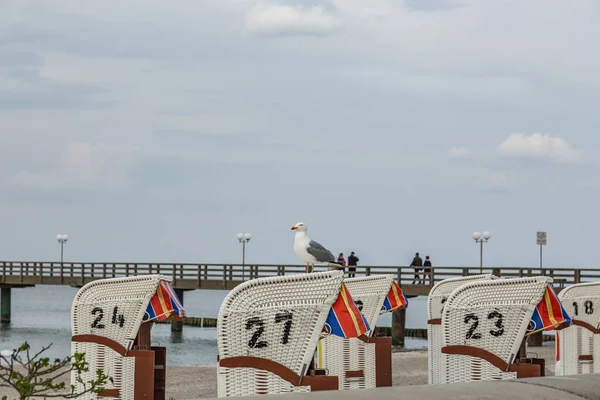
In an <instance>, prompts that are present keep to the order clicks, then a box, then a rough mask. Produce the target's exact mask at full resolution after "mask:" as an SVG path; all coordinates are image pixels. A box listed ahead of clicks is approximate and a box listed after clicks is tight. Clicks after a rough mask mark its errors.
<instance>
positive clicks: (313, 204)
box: [0, 0, 600, 267]
mask: <svg viewBox="0 0 600 400" xmlns="http://www.w3.org/2000/svg"><path fill="white" fill-rule="evenodd" d="M599 18H600V3H599V2H597V1H596V0H588V1H586V0H581V1H577V2H569V3H568V4H567V3H565V2H548V1H547V0H525V1H516V0H511V1H493V2H492V1H481V0H464V1H451V0H447V1H445V0H405V1H400V0H394V1H392V0H389V1H385V0H380V1H377V0H370V1H367V0H325V1H318V0H302V1H300V0H272V1H264V2H263V1H260V0H259V1H250V0H193V1H192V0H180V1H177V2H167V1H158V0H143V1H142V0H129V1H127V2H123V1H116V0H114V1H109V0H103V1H87V2H74V1H72V0H51V1H41V0H36V1H26V0H8V1H7V0H4V1H0V149H1V150H2V151H1V157H0V228H1V229H0V248H1V249H2V250H1V252H0V253H1V255H0V259H3V260H55V259H56V258H58V257H59V246H58V244H57V242H56V239H55V236H56V234H57V233H67V234H69V236H70V240H69V242H68V243H67V245H66V248H65V253H66V259H67V260H76V261H140V262H141V261H146V262H148V261H152V262H215V263H218V262H240V261H241V248H240V244H239V243H238V242H237V240H236V238H235V235H236V234H237V233H238V232H240V231H241V232H250V233H252V235H253V239H252V241H251V242H250V243H249V245H248V256H247V260H248V262H255V263H260V262H262V263H299V260H297V259H296V257H295V255H294V254H293V251H292V241H293V233H292V232H291V231H290V227H291V226H292V225H293V224H295V223H296V222H298V221H303V222H305V223H306V224H307V225H308V226H309V235H310V236H311V237H313V238H314V239H316V240H317V241H320V242H321V243H323V244H324V245H326V246H327V247H329V248H330V249H331V250H332V251H333V252H335V253H338V252H341V251H343V252H344V253H348V252H349V251H351V250H354V251H356V252H357V253H358V255H359V257H360V258H361V263H362V264H372V265H384V264H387V265H398V264H407V263H409V262H410V260H411V257H412V255H413V254H414V252H415V251H420V252H421V253H422V254H429V255H430V256H431V257H432V260H433V263H434V265H478V263H479V251H478V247H477V245H476V244H475V243H474V241H473V240H472V239H471V234H472V232H473V231H478V230H479V231H483V230H489V231H490V232H491V233H492V238H491V240H490V242H489V243H488V244H486V246H485V259H484V262H485V263H486V265H492V264H493V265H497V266H527V265H531V266H536V265H538V263H539V249H538V247H536V243H535V237H536V231H538V230H542V231H547V232H548V246H547V247H546V248H545V250H544V264H545V265H546V266H554V267H595V266H596V265H597V262H598V260H599V259H600V247H599V246H598V243H597V241H598V234H597V227H598V226H599V222H600V217H599V216H598V213H597V204H598V201H599V195H600V181H599V180H598V176H599V172H600V163H599V162H598V159H599V155H600V135H598V131H599V128H600V119H599V114H598V110H599V109H600V53H599V52H598V51H597V38H598V37H600V25H598V20H599Z"/></svg>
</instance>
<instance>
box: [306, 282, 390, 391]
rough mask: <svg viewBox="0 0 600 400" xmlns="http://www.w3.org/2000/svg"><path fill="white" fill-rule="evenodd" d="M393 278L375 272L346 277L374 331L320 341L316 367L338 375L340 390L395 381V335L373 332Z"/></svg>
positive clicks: (349, 287)
mask: <svg viewBox="0 0 600 400" xmlns="http://www.w3.org/2000/svg"><path fill="white" fill-rule="evenodd" d="M393 279H394V276H393V275H374V276H366V277H360V278H349V279H345V280H344V283H345V285H346V288H348V291H349V292H350V295H351V296H352V299H353V300H354V302H355V303H356V304H357V305H358V308H359V310H361V312H362V313H363V315H364V316H365V318H366V319H367V322H368V323H369V326H370V327H371V331H369V332H368V333H367V334H366V335H363V336H361V337H359V338H348V339H345V338H342V337H339V336H334V335H330V336H327V337H326V338H324V339H322V340H320V341H319V345H318V350H317V352H318V355H317V368H319V369H324V370H326V371H327V372H328V374H329V375H334V376H337V377H338V379H339V380H338V382H339V389H340V390H347V389H365V388H373V387H377V386H391V385H392V374H391V372H392V371H391V366H392V339H391V338H389V337H372V335H373V332H374V330H375V324H376V323H377V318H378V317H379V315H380V314H381V310H382V306H383V302H384V300H385V297H386V296H387V294H388V293H389V291H390V287H391V285H392V282H393Z"/></svg>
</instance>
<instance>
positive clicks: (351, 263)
mask: <svg viewBox="0 0 600 400" xmlns="http://www.w3.org/2000/svg"><path fill="white" fill-rule="evenodd" d="M357 263H358V257H356V256H355V255H354V252H352V253H350V257H348V278H354V273H355V272H356V265H357Z"/></svg>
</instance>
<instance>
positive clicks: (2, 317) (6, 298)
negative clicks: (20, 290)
mask: <svg viewBox="0 0 600 400" xmlns="http://www.w3.org/2000/svg"><path fill="white" fill-rule="evenodd" d="M10 295H11V293H10V286H3V287H2V288H1V289H0V303H1V304H0V307H1V309H2V310H1V311H0V322H2V323H3V324H9V323H10Z"/></svg>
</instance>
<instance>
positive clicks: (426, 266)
mask: <svg viewBox="0 0 600 400" xmlns="http://www.w3.org/2000/svg"><path fill="white" fill-rule="evenodd" d="M427 277H429V283H430V284H431V260H430V259H429V256H425V262H424V263H423V285H425V282H426V280H427Z"/></svg>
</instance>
